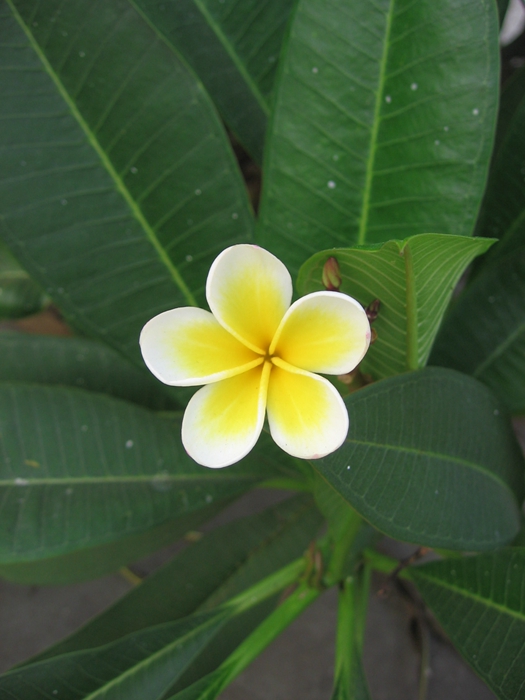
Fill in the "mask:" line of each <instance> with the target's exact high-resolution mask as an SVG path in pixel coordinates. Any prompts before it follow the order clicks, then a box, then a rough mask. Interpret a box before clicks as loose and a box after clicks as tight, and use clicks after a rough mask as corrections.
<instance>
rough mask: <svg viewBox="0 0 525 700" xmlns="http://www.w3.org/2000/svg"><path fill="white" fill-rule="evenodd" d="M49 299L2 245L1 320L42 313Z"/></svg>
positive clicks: (0, 280)
mask: <svg viewBox="0 0 525 700" xmlns="http://www.w3.org/2000/svg"><path fill="white" fill-rule="evenodd" d="M48 302H49V297H47V295H46V294H45V293H44V292H43V291H42V289H41V287H40V286H39V285H38V284H36V282H34V281H33V280H32V279H31V278H30V277H29V275H28V274H27V272H26V271H25V270H22V268H21V267H20V265H19V264H18V263H17V262H16V260H15V259H14V258H13V256H12V255H10V253H9V251H8V250H7V248H6V247H5V246H4V245H3V244H1V243H0V319H3V318H21V317H22V316H28V315H29V314H34V313H36V312H37V311H41V310H42V309H43V308H44V306H45V305H46V303H48Z"/></svg>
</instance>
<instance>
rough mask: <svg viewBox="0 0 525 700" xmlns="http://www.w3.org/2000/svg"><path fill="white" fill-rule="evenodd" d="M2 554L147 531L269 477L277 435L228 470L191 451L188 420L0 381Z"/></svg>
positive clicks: (69, 547) (26, 555)
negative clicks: (183, 424) (186, 443)
mask: <svg viewBox="0 0 525 700" xmlns="http://www.w3.org/2000/svg"><path fill="white" fill-rule="evenodd" d="M0 436H1V440H0V503H1V509H0V561H1V562H2V563H14V562H21V561H31V560H35V559H45V558H48V557H55V556H60V555H63V554H67V553H68V552H71V551H75V550H77V549H84V548H88V547H94V546H98V545H102V544H107V543H109V542H112V541H115V540H118V539H120V538H122V537H126V536H129V535H133V534H138V533H140V532H144V531H146V530H149V529H150V528H152V527H155V526H157V525H161V524H162V523H166V522H167V521H169V520H172V519H174V518H176V517H179V516H182V515H185V514H188V513H191V512H194V511H197V510H199V509H200V508H203V507H205V506H206V505H209V504H211V503H214V502H216V501H217V500H223V499H230V498H232V497H233V496H235V495H238V494H240V493H242V492H243V491H245V490H246V489H247V488H250V487H251V486H253V485H254V484H255V483H257V481H258V480H260V479H261V478H264V477H269V476H271V475H272V474H273V473H275V472H274V468H275V462H274V460H275V454H276V453H277V448H275V451H272V447H271V444H270V443H271V440H270V439H269V438H268V440H267V443H268V444H265V442H264V441H261V442H260V446H259V447H258V449H257V450H255V452H253V453H252V454H251V455H250V457H249V458H248V459H247V460H245V461H244V462H241V463H239V465H236V466H234V467H231V468H229V469H219V470H210V469H204V468H203V467H200V466H199V465H198V464H196V463H195V462H193V460H191V459H190V458H189V457H188V455H187V454H186V452H185V450H184V448H183V446H182V442H181V438H180V420H168V419H163V418H159V417H158V416H157V415H155V414H154V413H153V412H151V411H148V410H146V409H143V408H140V407H139V406H136V405H134V404H131V403H127V402H124V401H121V400H118V399H113V398H110V397H106V396H103V395H101V394H95V393H93V392H88V391H82V390H79V389H69V388H63V387H47V386H38V385H34V384H29V385H28V384H22V383H12V384H9V383H4V384H1V385H0Z"/></svg>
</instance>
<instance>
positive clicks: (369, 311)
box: [365, 299, 381, 323]
mask: <svg viewBox="0 0 525 700" xmlns="http://www.w3.org/2000/svg"><path fill="white" fill-rule="evenodd" d="M380 308H381V302H380V301H379V299H374V301H371V302H370V304H368V306H367V307H366V309H365V311H366V315H367V317H368V320H369V321H370V323H372V322H373V321H375V320H376V318H377V317H378V315H379V309H380Z"/></svg>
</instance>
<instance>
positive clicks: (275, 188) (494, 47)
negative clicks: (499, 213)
mask: <svg viewBox="0 0 525 700" xmlns="http://www.w3.org/2000/svg"><path fill="white" fill-rule="evenodd" d="M458 55H461V61H458V60H457V56H458ZM281 60H282V67H281V70H280V76H279V79H278V82H277V83H276V96H275V108H274V118H273V123H272V125H271V128H270V132H269V136H268V141H267V145H266V148H267V151H266V154H265V165H266V173H265V181H264V189H263V197H262V202H261V214H260V224H259V228H258V231H257V238H258V241H259V242H260V244H261V245H264V246H266V247H267V248H269V249H270V250H272V251H273V252H274V253H275V254H276V255H278V256H279V257H280V258H281V259H282V260H283V261H284V262H285V263H286V264H287V265H288V267H290V268H291V269H294V270H297V269H298V268H299V266H300V265H301V264H302V263H303V262H304V260H305V259H306V258H307V257H309V256H310V255H312V254H313V253H315V252H316V251H317V250H319V249H320V248H327V247H330V246H338V247H341V246H347V245H352V244H356V243H357V244H363V243H372V242H377V241H385V240H388V239H390V238H393V237H401V236H406V235H409V234H418V233H423V232H425V231H439V232H441V233H448V234H456V235H469V234H470V233H471V232H472V228H473V221H474V218H475V214H476V212H477V209H478V206H479V202H480V200H481V197H482V194H483V189H484V185H485V179H486V174H487V169H488V165H489V159H490V152H491V147H492V141H493V130H494V126H495V121H496V111H497V101H498V81H499V67H498V17H497V12H496V6H495V3H494V2H492V0H482V1H481V2H480V1H479V0H459V1H458V0H445V1H444V2H434V1H433V0H420V1H419V2H412V1H411V0H380V1H379V2H377V1H376V0H363V1H362V2H352V3H349V2H347V0H330V2H328V3H327V2H326V0H300V1H299V3H298V6H297V12H296V13H295V15H294V20H293V23H292V26H291V33H290V37H289V41H288V44H287V51H286V54H285V55H283V58H282V59H281Z"/></svg>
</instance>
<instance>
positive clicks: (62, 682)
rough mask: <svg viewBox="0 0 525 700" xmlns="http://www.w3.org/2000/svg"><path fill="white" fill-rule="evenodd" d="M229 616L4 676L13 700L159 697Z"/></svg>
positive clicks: (189, 622) (4, 690) (3, 686)
mask: <svg viewBox="0 0 525 700" xmlns="http://www.w3.org/2000/svg"><path fill="white" fill-rule="evenodd" d="M225 618H226V613H225V611H224V610H219V611H213V612H211V613H210V612H208V613H201V614H199V615H195V616H193V617H190V618H185V619H183V620H180V621H177V622H175V623H168V624H165V625H159V626H157V627H153V628H149V629H147V630H144V631H142V632H138V633H136V634H134V635H130V636H128V637H126V638H124V639H123V640H119V641H118V642H116V643H114V644H113V645H109V646H105V647H100V648H97V649H93V650H89V651H84V652H77V653H73V654H66V655H64V656H59V657H57V658H56V659H51V660H49V661H43V662H41V663H37V664H33V665H31V666H24V667H22V668H21V669H19V670H15V671H11V672H10V673H6V674H4V675H3V676H0V697H4V698H12V699H13V700H44V699H46V700H47V699H48V698H52V697H54V696H55V695H56V696H58V697H59V698H62V700H81V699H83V698H89V699H90V700H102V698H103V699H104V700H118V699H119V698H123V697H125V698H126V700H144V699H145V698H148V700H160V698H161V697H162V696H163V694H164V692H165V691H166V690H167V689H168V688H169V686H170V684H171V683H172V682H173V680H174V679H175V678H178V677H179V676H180V675H181V674H182V673H183V672H184V670H185V669H186V668H187V666H188V665H189V663H191V661H192V660H193V659H194V658H195V657H196V656H197V655H198V653H199V652H200V650H201V649H202V648H203V646H205V645H206V643H207V642H208V641H209V640H210V639H211V638H212V637H213V635H215V634H216V633H217V632H218V631H219V629H220V627H221V626H222V624H223V623H224V620H225Z"/></svg>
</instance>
